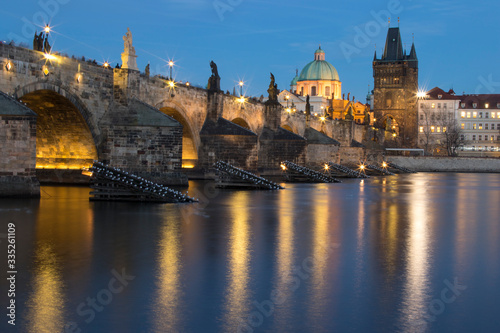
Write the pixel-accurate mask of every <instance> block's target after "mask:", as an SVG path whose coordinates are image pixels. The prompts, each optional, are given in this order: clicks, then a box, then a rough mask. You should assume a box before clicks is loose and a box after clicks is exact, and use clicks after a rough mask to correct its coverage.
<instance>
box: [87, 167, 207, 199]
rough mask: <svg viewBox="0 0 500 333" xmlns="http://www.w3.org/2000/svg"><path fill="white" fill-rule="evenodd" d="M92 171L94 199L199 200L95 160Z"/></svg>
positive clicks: (90, 169)
mask: <svg viewBox="0 0 500 333" xmlns="http://www.w3.org/2000/svg"><path fill="white" fill-rule="evenodd" d="M89 171H90V172H92V185H91V187H92V188H93V189H96V191H94V192H91V194H93V195H94V197H93V198H91V199H94V200H106V199H107V200H137V201H160V202H169V203H179V202H197V201H198V200H196V199H195V198H191V197H189V196H188V195H187V194H183V193H181V192H179V191H176V190H173V189H171V188H168V187H166V186H163V185H160V184H157V183H154V182H152V181H150V180H147V179H144V178H142V177H139V176H137V175H134V174H130V173H128V172H127V171H124V170H121V169H119V168H114V167H111V166H109V165H105V164H104V163H101V162H99V161H94V163H93V165H92V166H91V167H90V168H89Z"/></svg>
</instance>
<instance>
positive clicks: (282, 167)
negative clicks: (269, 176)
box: [280, 163, 286, 171]
mask: <svg viewBox="0 0 500 333" xmlns="http://www.w3.org/2000/svg"><path fill="white" fill-rule="evenodd" d="M280 167H281V170H283V171H285V170H286V165H284V164H283V163H281V164H280Z"/></svg>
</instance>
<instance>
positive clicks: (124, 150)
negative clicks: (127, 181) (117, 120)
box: [101, 126, 182, 185]
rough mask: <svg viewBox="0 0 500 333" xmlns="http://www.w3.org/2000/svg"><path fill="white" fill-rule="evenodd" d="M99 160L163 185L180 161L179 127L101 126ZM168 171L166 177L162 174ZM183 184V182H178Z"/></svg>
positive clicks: (180, 131)
mask: <svg viewBox="0 0 500 333" xmlns="http://www.w3.org/2000/svg"><path fill="white" fill-rule="evenodd" d="M103 136H104V137H105V138H106V140H105V141H104V142H103V146H102V153H101V159H102V161H103V162H104V163H107V164H110V165H112V166H114V167H118V168H123V169H125V170H127V171H128V172H131V173H136V174H143V175H144V174H147V175H148V176H147V177H148V178H153V179H155V180H156V181H160V182H162V183H164V184H166V183H169V184H171V185H173V184H174V183H175V182H174V183H172V182H171V178H170V177H171V173H172V172H175V171H177V170H179V169H180V168H181V163H182V127H180V126H179V127H150V126H109V127H105V128H104V129H103ZM167 173H169V175H168V176H169V179H162V178H161V177H162V176H164V175H166V174H167ZM181 183H182V182H181Z"/></svg>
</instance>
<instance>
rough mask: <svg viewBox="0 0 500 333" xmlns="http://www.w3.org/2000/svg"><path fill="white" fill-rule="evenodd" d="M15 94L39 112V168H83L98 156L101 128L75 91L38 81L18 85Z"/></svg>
mask: <svg viewBox="0 0 500 333" xmlns="http://www.w3.org/2000/svg"><path fill="white" fill-rule="evenodd" d="M14 97H15V98H17V99H19V100H21V101H22V102H23V103H26V105H27V106H28V107H29V108H30V109H32V110H33V111H34V112H35V113H36V114H37V115H38V118H37V130H36V167H37V168H39V169H40V168H45V169H80V168H82V167H85V166H89V165H91V164H92V161H93V160H95V159H98V149H97V147H98V146H99V145H100V131H99V128H98V127H97V125H96V123H95V121H94V117H93V116H92V113H91V112H90V111H89V109H88V108H87V107H86V106H85V104H84V103H83V102H82V101H81V100H80V99H79V98H78V97H77V96H76V95H75V94H73V93H71V92H69V91H68V89H66V88H63V87H61V86H59V85H57V84H54V83H50V82H34V83H30V84H28V85H25V86H23V87H19V88H17V89H16V90H15V91H14Z"/></svg>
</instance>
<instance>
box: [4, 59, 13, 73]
mask: <svg viewBox="0 0 500 333" xmlns="http://www.w3.org/2000/svg"><path fill="white" fill-rule="evenodd" d="M5 68H6V69H7V70H8V71H10V70H11V69H12V64H11V63H10V61H9V62H8V63H7V65H5Z"/></svg>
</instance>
